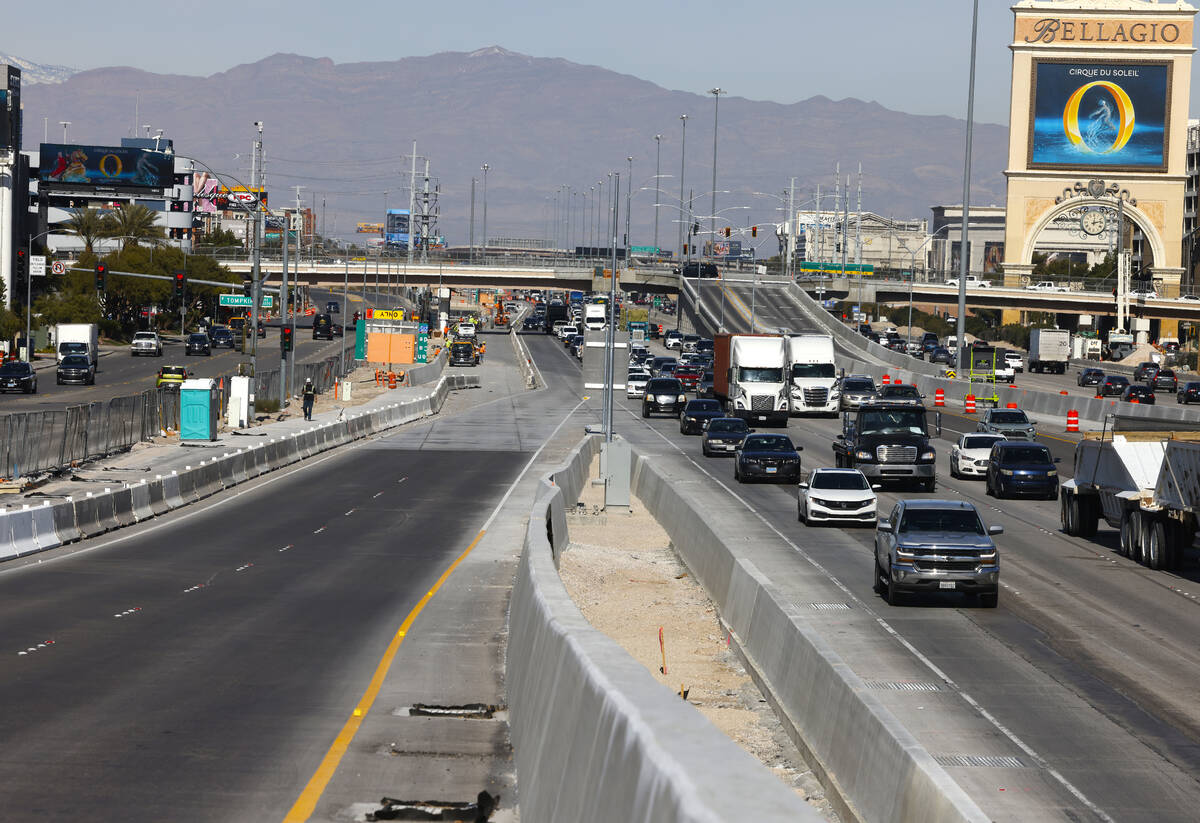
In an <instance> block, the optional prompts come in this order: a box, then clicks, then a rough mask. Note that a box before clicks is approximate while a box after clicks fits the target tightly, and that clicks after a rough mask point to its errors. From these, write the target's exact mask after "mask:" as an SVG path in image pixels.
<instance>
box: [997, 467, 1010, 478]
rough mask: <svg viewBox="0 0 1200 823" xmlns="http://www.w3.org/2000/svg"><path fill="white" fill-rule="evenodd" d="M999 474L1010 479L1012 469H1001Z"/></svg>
mask: <svg viewBox="0 0 1200 823" xmlns="http://www.w3.org/2000/svg"><path fill="white" fill-rule="evenodd" d="M1000 473H1001V474H1002V475H1004V476H1005V477H1012V469H1001V470H1000Z"/></svg>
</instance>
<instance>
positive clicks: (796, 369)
mask: <svg viewBox="0 0 1200 823" xmlns="http://www.w3.org/2000/svg"><path fill="white" fill-rule="evenodd" d="M834 376H835V374H834V369H833V364H832V363H793V364H792V377H834Z"/></svg>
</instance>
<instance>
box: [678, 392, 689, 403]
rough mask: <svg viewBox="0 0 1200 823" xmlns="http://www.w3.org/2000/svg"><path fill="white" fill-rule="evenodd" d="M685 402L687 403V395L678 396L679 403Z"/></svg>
mask: <svg viewBox="0 0 1200 823" xmlns="http://www.w3.org/2000/svg"><path fill="white" fill-rule="evenodd" d="M686 401H687V395H684V394H681V395H679V402H680V403H684V402H686Z"/></svg>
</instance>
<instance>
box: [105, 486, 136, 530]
mask: <svg viewBox="0 0 1200 823" xmlns="http://www.w3.org/2000/svg"><path fill="white" fill-rule="evenodd" d="M110 498H111V499H112V505H113V519H114V520H115V521H116V524H117V525H116V527H115V528H122V527H125V526H132V525H133V524H134V523H136V522H137V516H136V515H135V514H134V513H133V490H132V489H130V488H128V487H126V488H122V489H113V490H112V492H111V494H110Z"/></svg>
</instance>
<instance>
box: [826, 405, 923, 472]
mask: <svg viewBox="0 0 1200 823" xmlns="http://www.w3.org/2000/svg"><path fill="white" fill-rule="evenodd" d="M927 420H928V417H927V412H926V411H925V409H924V408H923V407H921V406H914V405H906V404H902V403H868V404H865V405H863V406H860V407H859V409H858V410H857V411H856V412H847V413H846V414H845V415H844V416H843V418H842V433H841V434H839V435H838V436H837V439H836V440H835V441H834V442H833V459H834V464H835V465H836V466H838V467H839V468H844V469H858V470H859V471H861V472H862V473H863V474H864V475H866V476H867V478H868V479H869V480H871V481H872V482H876V483H878V482H884V481H908V482H914V483H916V484H917V485H919V486H920V488H921V489H922V490H923V491H933V490H934V488H935V486H936V474H935V467H936V461H937V454H936V453H935V451H934V448H933V443H932V441H931V439H930V437H929V428H928V422H927ZM934 430H935V432H936V433H937V434H939V435H940V434H941V432H942V416H941V413H940V412H937V413H935V417H934Z"/></svg>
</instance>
